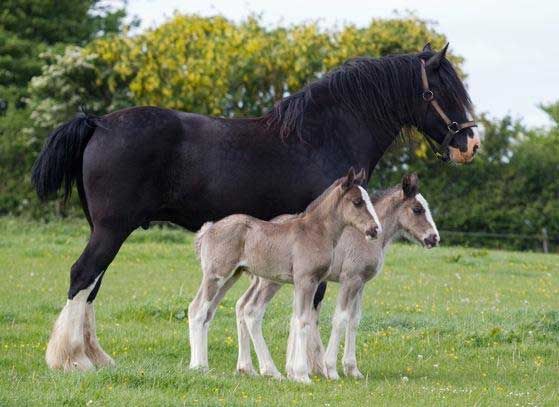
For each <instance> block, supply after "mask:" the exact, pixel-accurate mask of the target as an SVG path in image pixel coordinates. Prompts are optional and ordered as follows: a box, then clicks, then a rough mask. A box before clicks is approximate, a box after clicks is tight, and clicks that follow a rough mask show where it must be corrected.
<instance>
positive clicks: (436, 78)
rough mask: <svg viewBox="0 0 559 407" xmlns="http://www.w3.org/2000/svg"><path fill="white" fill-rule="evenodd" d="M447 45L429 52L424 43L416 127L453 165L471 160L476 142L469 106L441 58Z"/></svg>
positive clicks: (478, 141) (447, 62) (478, 144)
mask: <svg viewBox="0 0 559 407" xmlns="http://www.w3.org/2000/svg"><path fill="white" fill-rule="evenodd" d="M447 48H448V44H446V46H445V47H444V48H443V49H442V50H441V51H439V52H433V50H432V49H431V45H430V44H427V45H425V47H424V48H423V51H422V52H421V53H420V54H419V58H420V60H421V67H420V69H421V70H422V72H421V75H422V76H421V82H420V83H421V97H420V98H418V107H417V109H418V110H420V111H422V112H423V113H422V114H420V115H418V116H417V119H416V121H417V123H416V125H417V127H418V128H419V130H420V131H421V132H422V133H423V134H425V136H427V137H430V138H431V139H433V140H434V141H435V142H436V143H437V144H439V146H440V148H439V149H440V150H441V151H440V153H441V156H443V157H444V158H446V159H449V160H451V161H453V162H456V163H460V164H463V163H468V162H470V161H472V160H473V158H474V156H475V154H476V152H477V150H478V149H479V146H480V139H479V135H478V133H477V131H475V123H474V122H473V121H471V120H472V119H471V115H472V114H473V109H472V103H471V100H470V97H469V95H468V92H467V91H466V89H465V88H464V84H463V83H462V81H461V80H460V78H459V77H458V75H457V73H456V71H455V69H454V67H453V66H452V64H451V63H450V62H449V61H448V60H447V59H446V58H445V55H446V51H447Z"/></svg>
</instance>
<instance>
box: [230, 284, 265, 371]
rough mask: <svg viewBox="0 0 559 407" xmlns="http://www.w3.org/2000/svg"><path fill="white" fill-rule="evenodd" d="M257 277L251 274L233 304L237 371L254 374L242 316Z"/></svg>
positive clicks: (255, 286)
mask: <svg viewBox="0 0 559 407" xmlns="http://www.w3.org/2000/svg"><path fill="white" fill-rule="evenodd" d="M259 279H260V278H259V277H256V276H252V277H251V282H250V286H249V287H248V289H247V290H246V291H245V292H244V294H243V295H242V296H241V298H239V300H238V301H237V303H236V304H235V314H236V317H237V342H238V348H239V353H238V356H237V373H240V374H250V375H256V371H255V370H254V367H253V366H252V357H251V355H250V333H249V331H248V327H247V326H246V321H245V317H244V307H245V304H246V303H247V302H248V301H249V300H250V298H251V296H252V295H253V293H254V291H255V290H256V289H257V287H258V284H259Z"/></svg>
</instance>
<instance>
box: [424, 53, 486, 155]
mask: <svg viewBox="0 0 559 407" xmlns="http://www.w3.org/2000/svg"><path fill="white" fill-rule="evenodd" d="M421 86H422V88H423V93H422V94H421V97H422V98H423V100H424V101H425V102H427V103H429V104H430V105H431V106H432V107H433V109H435V112H437V114H438V115H439V117H440V118H441V119H442V120H443V122H444V123H445V124H446V128H447V129H448V132H447V133H446V136H445V137H444V140H443V142H442V143H441V145H440V146H439V147H437V145H436V144H435V143H434V142H433V140H432V139H431V138H430V137H429V136H426V137H425V139H426V140H427V143H428V144H429V146H430V147H431V149H432V150H433V152H434V153H435V155H436V156H437V158H439V159H441V160H443V161H448V160H449V156H448V146H449V144H450V142H451V141H452V139H453V138H454V136H455V135H456V134H458V133H460V132H461V131H462V130H464V129H468V128H471V127H477V124H476V122H475V121H473V120H472V121H468V122H464V123H457V122H454V121H452V120H450V119H449V118H448V116H447V115H446V114H445V112H444V110H443V109H442V107H441V105H439V102H437V100H436V99H435V94H434V93H433V91H432V90H431V89H429V80H428V79H427V70H426V69H425V60H423V59H421Z"/></svg>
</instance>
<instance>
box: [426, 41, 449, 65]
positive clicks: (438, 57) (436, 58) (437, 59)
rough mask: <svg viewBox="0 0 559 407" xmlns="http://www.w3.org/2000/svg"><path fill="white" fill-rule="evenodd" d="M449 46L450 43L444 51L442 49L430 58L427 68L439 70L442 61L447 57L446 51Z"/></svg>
mask: <svg viewBox="0 0 559 407" xmlns="http://www.w3.org/2000/svg"><path fill="white" fill-rule="evenodd" d="M448 44H449V43H448V42H447V43H446V45H445V46H444V47H443V49H441V50H440V51H439V52H436V53H435V55H433V56H432V57H431V58H429V60H428V61H427V63H426V64H425V67H426V68H431V69H437V68H438V67H439V65H440V64H441V61H442V60H443V59H444V57H445V56H446V50H447V49H448Z"/></svg>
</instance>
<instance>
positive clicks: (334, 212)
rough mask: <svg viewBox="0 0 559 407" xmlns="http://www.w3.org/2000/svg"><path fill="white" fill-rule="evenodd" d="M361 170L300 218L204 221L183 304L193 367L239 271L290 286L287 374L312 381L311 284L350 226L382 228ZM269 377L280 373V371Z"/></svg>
mask: <svg viewBox="0 0 559 407" xmlns="http://www.w3.org/2000/svg"><path fill="white" fill-rule="evenodd" d="M363 180H364V173H363V172H361V173H360V174H358V175H357V176H355V174H354V172H353V169H351V170H350V172H349V173H348V175H347V176H346V177H344V178H341V179H339V180H337V181H336V182H334V183H333V184H332V185H331V186H330V187H329V188H328V189H327V190H326V191H324V192H323V193H322V195H321V196H319V197H318V198H317V199H316V200H314V201H313V202H312V203H311V204H310V205H309V206H308V208H307V209H306V210H305V212H303V213H302V214H300V215H297V216H294V217H292V218H291V219H290V220H287V221H286V222H284V223H281V224H279V223H271V222H266V221H262V220H259V219H256V218H253V217H250V216H247V215H232V216H229V217H226V218H224V219H222V220H221V221H219V222H217V223H215V224H206V225H204V227H203V228H202V229H201V230H200V232H199V235H198V238H197V242H196V244H197V248H198V254H199V256H200V261H201V264H202V271H203V278H202V284H201V285H200V289H199V290H198V294H197V295H196V297H195V298H194V300H193V301H192V303H191V304H190V306H189V308H188V323H189V334H190V348H191V359H190V367H191V368H201V369H207V368H208V353H207V352H208V350H207V347H208V339H207V336H208V326H209V323H210V321H211V320H212V318H213V316H214V314H215V310H216V307H217V305H218V304H219V302H220V300H221V299H222V298H223V295H224V294H225V293H226V291H227V290H228V289H229V288H230V287H231V286H232V285H233V283H234V282H235V281H236V280H237V279H238V277H239V276H240V275H241V273H242V272H243V271H246V272H248V273H250V274H252V275H255V276H259V277H264V278H267V279H271V280H273V281H275V282H277V283H278V284H285V283H292V284H294V301H293V318H294V328H293V352H294V362H293V369H292V371H291V372H289V375H288V376H289V377H290V378H291V379H293V380H297V381H300V382H309V381H310V379H309V376H308V375H309V364H308V362H307V347H308V345H307V341H308V335H309V331H310V329H311V328H310V318H311V313H312V308H313V298H314V295H315V292H316V289H317V287H318V285H319V283H320V282H321V281H323V280H324V278H325V277H326V273H327V272H328V268H329V267H330V263H331V260H332V253H333V249H334V247H335V245H336V242H337V241H338V239H339V237H340V235H341V234H342V231H343V230H344V228H345V227H346V226H348V225H351V226H352V227H354V228H355V229H356V230H358V231H359V233H361V234H362V235H363V238H365V236H367V237H368V238H369V239H370V238H374V237H376V236H377V233H378V232H380V231H381V227H380V224H379V222H378V220H377V216H376V213H375V212H374V209H373V205H372V204H371V201H370V199H369V196H368V194H367V193H366V192H365V190H364V189H363V187H361V186H359V184H360V183H361V182H363ZM270 374H271V375H274V376H280V374H279V372H278V371H277V369H275V370H274V371H272V372H270Z"/></svg>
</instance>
